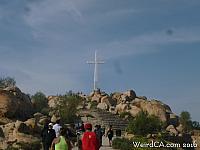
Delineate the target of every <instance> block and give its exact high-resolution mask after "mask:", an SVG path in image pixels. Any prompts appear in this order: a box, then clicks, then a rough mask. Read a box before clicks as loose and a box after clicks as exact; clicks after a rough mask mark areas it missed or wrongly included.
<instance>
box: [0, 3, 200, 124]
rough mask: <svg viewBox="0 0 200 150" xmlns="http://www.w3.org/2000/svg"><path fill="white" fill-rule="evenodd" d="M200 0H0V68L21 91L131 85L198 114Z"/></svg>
mask: <svg viewBox="0 0 200 150" xmlns="http://www.w3.org/2000/svg"><path fill="white" fill-rule="evenodd" d="M199 7H200V1H199V0H151V1H149V0H126V1H124V0H101V1H98V0H84V1H83V0H56V1H55V0H20V1H19V0H12V1H8V0H0V75H1V76H11V77H14V78H15V79H16V81H17V85H18V86H19V87H20V88H21V89H22V91H24V92H26V93H31V94H34V93H35V92H36V91H39V90H40V91H43V92H44V93H45V94H46V95H52V94H57V93H64V92H65V91H68V90H73V91H83V92H85V93H89V92H90V91H91V89H92V82H93V74H92V73H93V66H91V65H88V64H86V61H87V60H92V59H93V57H94V51H95V50H96V49H97V50H98V54H99V59H103V60H105V62H106V63H105V64H104V65H101V66H100V67H99V69H100V70H99V75H100V77H99V78H100V83H99V86H100V88H101V89H103V90H105V91H106V92H113V91H125V90H127V89H134V90H135V91H136V93H137V95H141V96H142V95H145V96H147V97H148V98H150V99H153V98H154V99H159V100H161V101H163V102H164V103H166V104H169V105H170V106H171V108H172V110H173V111H174V112H175V113H177V114H179V113H180V112H181V111H183V110H186V111H189V112H190V113H191V116H192V118H193V120H198V121H200V117H199V113H200V111H199V106H200V101H199V100H200V96H199V92H200V78H199V77H200V67H199V64H200V59H199V56H200V16H199V14H200V9H199Z"/></svg>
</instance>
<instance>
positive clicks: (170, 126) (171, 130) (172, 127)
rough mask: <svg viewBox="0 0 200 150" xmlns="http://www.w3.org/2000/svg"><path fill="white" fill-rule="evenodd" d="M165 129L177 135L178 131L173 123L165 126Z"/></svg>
mask: <svg viewBox="0 0 200 150" xmlns="http://www.w3.org/2000/svg"><path fill="white" fill-rule="evenodd" d="M166 131H168V132H169V133H170V134H171V135H175V136H177V135H178V131H177V130H176V128H175V127H174V126H173V125H169V126H168V127H167V128H166Z"/></svg>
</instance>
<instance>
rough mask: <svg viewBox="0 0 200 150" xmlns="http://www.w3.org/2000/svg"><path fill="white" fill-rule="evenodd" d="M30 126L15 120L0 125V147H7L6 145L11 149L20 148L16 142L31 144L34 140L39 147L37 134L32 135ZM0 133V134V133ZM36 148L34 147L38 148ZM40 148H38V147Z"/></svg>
mask: <svg viewBox="0 0 200 150" xmlns="http://www.w3.org/2000/svg"><path fill="white" fill-rule="evenodd" d="M29 129H30V128H29V127H28V126H27V125H26V124H25V123H24V122H22V121H16V122H12V123H8V124H6V125H1V126H0V132H1V133H3V135H0V136H1V137H0V138H1V140H0V149H7V148H8V146H9V147H10V148H11V147H12V148H13V149H21V148H19V145H17V143H23V145H24V144H26V145H31V144H33V143H35V142H37V143H38V148H39V147H40V139H39V138H38V137H39V134H38V135H36V136H33V135H31V134H30V130H29ZM1 133H0V134H1ZM12 148H11V149H12ZM38 148H36V149H38ZM22 149H27V148H22ZM39 149H40V148H39Z"/></svg>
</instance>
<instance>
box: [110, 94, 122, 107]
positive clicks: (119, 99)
mask: <svg viewBox="0 0 200 150" xmlns="http://www.w3.org/2000/svg"><path fill="white" fill-rule="evenodd" d="M121 95H122V93H120V92H115V93H112V94H111V97H112V99H113V100H115V101H116V102H117V104H120V103H121V102H122V98H121Z"/></svg>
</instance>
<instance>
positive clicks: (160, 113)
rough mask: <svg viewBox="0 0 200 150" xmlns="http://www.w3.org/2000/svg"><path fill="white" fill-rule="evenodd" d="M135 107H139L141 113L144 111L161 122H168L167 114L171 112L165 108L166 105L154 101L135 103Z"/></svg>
mask: <svg viewBox="0 0 200 150" xmlns="http://www.w3.org/2000/svg"><path fill="white" fill-rule="evenodd" d="M133 105H134V104H133ZM136 106H139V107H140V108H141V109H142V110H143V111H146V112H147V113H148V114H149V115H154V116H157V117H158V118H159V119H160V120H161V121H163V122H167V121H168V113H170V112H171V110H170V109H169V108H168V107H166V105H164V104H163V103H161V102H160V101H156V100H152V101H147V100H140V101H137V102H136Z"/></svg>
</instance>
